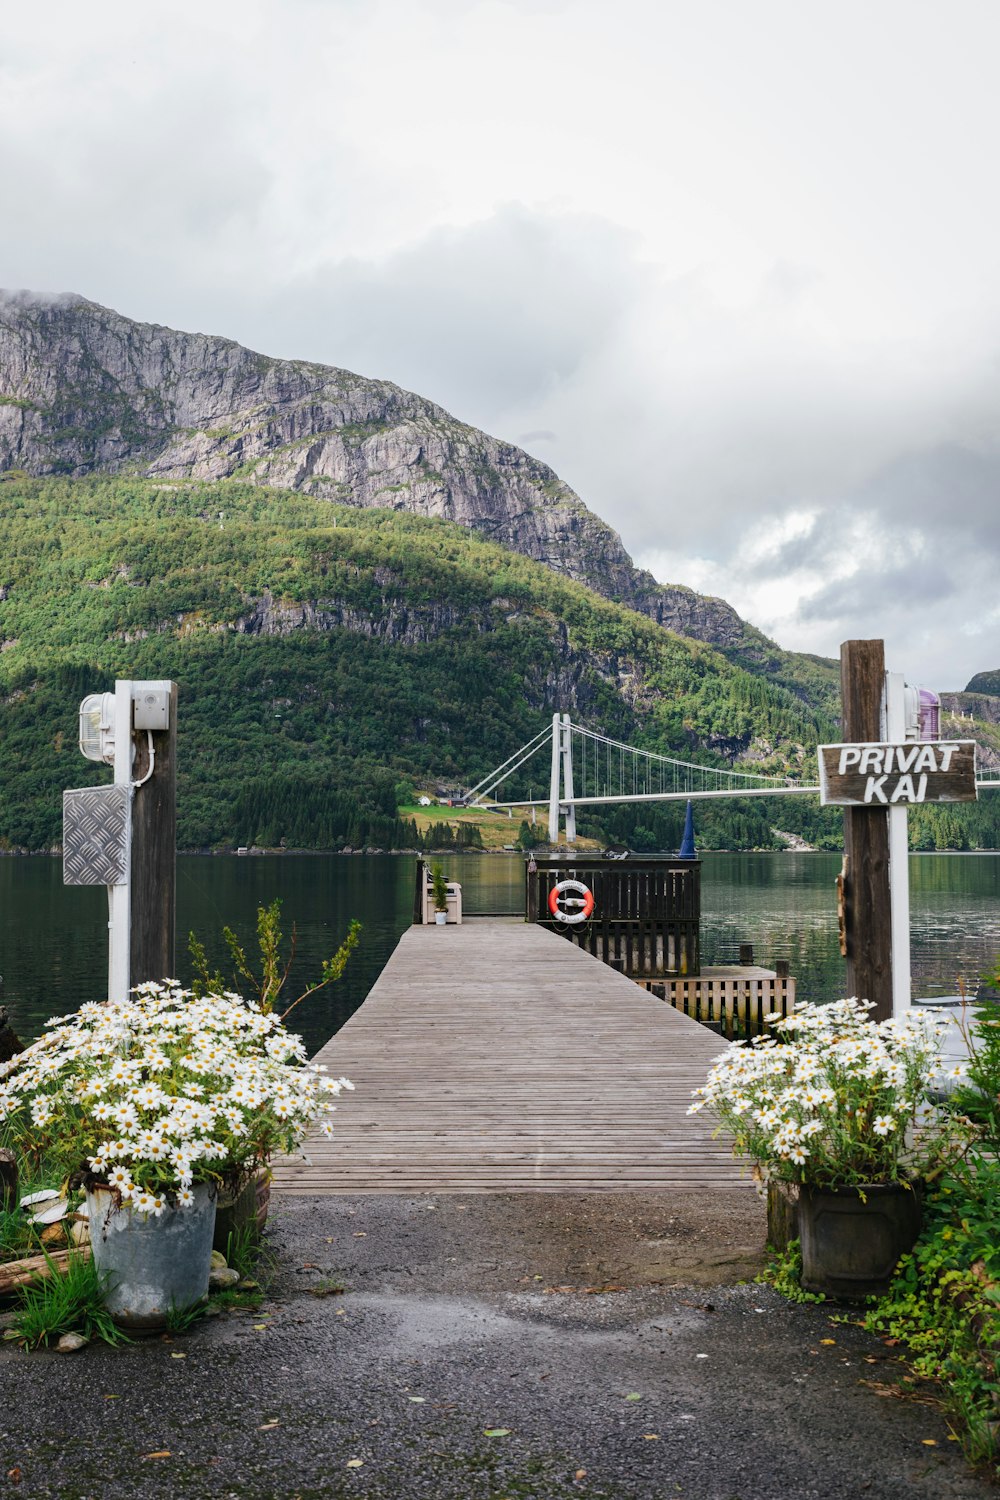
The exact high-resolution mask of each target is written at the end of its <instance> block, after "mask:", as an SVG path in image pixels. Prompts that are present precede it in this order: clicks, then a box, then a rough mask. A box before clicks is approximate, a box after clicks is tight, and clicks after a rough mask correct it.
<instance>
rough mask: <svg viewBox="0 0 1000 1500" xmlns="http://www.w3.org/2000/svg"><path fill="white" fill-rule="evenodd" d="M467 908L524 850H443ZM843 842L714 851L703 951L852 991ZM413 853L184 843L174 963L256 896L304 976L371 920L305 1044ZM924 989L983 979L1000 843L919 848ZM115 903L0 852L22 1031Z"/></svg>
mask: <svg viewBox="0 0 1000 1500" xmlns="http://www.w3.org/2000/svg"><path fill="white" fill-rule="evenodd" d="M442 863H443V864H444V865H445V867H446V870H447V874H448V875H449V876H450V877H451V878H453V879H457V880H460V881H461V882H462V886H463V894H464V898H465V904H466V909H467V910H472V911H490V912H520V911H522V910H523V882H524V862H523V859H522V858H521V857H520V856H501V855H488V856H483V855H474V854H470V855H448V856H446V857H442ZM839 869H840V856H839V855H833V854H799V853H787V854H708V855H706V856H705V858H704V860H703V863H702V954H703V959H704V962H705V963H727V962H735V961H736V958H737V954H738V950H739V945H740V944H741V943H747V942H750V943H752V944H753V945H754V953H755V957H756V959H757V960H758V962H760V963H763V964H765V965H767V966H768V967H771V966H773V964H774V962H775V961H776V960H777V959H787V961H788V963H789V965H790V967H791V972H792V974H794V975H796V976H797V978H798V980H799V995H800V996H801V997H802V998H808V999H812V1000H830V999H834V998H835V997H837V996H838V995H842V994H843V993H844V982H845V980H844V964H843V961H842V959H841V958H840V955H839V953H838V948H837V915H836V895H835V886H834V881H835V878H836V875H837V872H838V870H839ZM413 873H414V860H413V858H412V857H393V856H390V855H374V856H368V857H357V856H354V857H352V856H349V855H322V856H320V855H317V856H307V855H302V856H299V855H289V856H284V857H281V858H236V857H231V858H218V859H200V858H197V857H194V856H186V857H182V858H181V859H180V860H179V861H178V967H179V969H180V973H179V975H178V977H179V978H180V979H182V980H185V981H186V980H188V979H189V978H190V965H189V962H188V959H187V951H186V939H187V933H188V931H189V930H191V929H192V928H193V929H194V930H195V931H196V932H197V933H198V935H199V937H200V938H201V939H202V941H203V942H204V943H205V945H206V948H207V949H208V953H209V958H210V960H211V962H212V963H213V964H215V963H219V964H223V966H225V961H226V952H225V946H224V944H223V941H222V935H221V934H222V927H223V925H224V924H226V923H228V924H230V925H231V926H233V927H235V928H236V929H237V930H238V932H239V934H240V936H241V937H242V938H243V939H244V940H245V941H246V943H247V944H248V945H250V946H252V941H253V932H254V922H255V912H256V908H257V905H258V903H264V904H266V903H267V902H269V901H271V900H272V899H273V898H274V897H275V896H281V897H282V900H283V903H284V904H283V912H284V916H285V920H286V926H287V927H288V928H289V929H290V927H291V923H292V921H293V919H294V921H295V923H296V925H297V928H298V945H297V946H298V954H297V959H296V966H295V969H294V970H293V973H292V978H291V980H290V981H289V988H290V998H294V997H295V995H296V994H297V993H298V992H299V991H298V990H297V989H295V988H294V984H295V979H296V975H299V976H301V979H302V985H303V986H304V984H305V983H306V981H307V979H308V977H310V976H311V975H314V974H315V973H316V971H317V969H318V967H319V964H320V962H321V960H322V959H323V958H324V957H326V956H328V955H329V954H330V953H332V952H333V951H334V949H335V948H336V947H337V945H338V943H339V942H340V939H341V937H342V936H343V933H344V932H345V930H346V928H347V924H348V922H349V921H350V919H351V917H355V916H356V917H358V918H359V919H360V920H361V921H362V922H363V923H364V933H363V935H362V941H361V944H360V947H359V949H358V951H357V953H356V954H355V955H354V957H353V958H352V960H351V963H350V965H349V966H348V970H347V973H346V974H345V976H344V978H343V980H342V981H341V982H340V984H338V985H337V986H336V987H335V988H334V989H333V990H331V991H327V992H324V993H323V994H320V995H318V996H315V997H313V998H312V999H310V1000H308V1001H306V1002H305V1003H304V1004H303V1005H302V1006H301V1007H299V1009H298V1010H297V1011H296V1012H295V1023H296V1029H298V1030H300V1031H301V1032H302V1033H303V1035H304V1036H305V1037H306V1040H307V1043H308V1045H309V1047H310V1049H311V1050H315V1048H316V1047H318V1046H320V1045H321V1044H322V1043H323V1042H324V1041H326V1040H327V1038H328V1037H329V1036H331V1035H332V1034H333V1033H334V1032H335V1031H336V1030H337V1029H338V1028H339V1027H340V1026H342V1025H343V1023H344V1021H345V1020H346V1019H347V1018H348V1016H350V1015H351V1014H353V1012H354V1011H355V1010H356V1009H357V1007H358V1005H359V1004H360V1003H361V1001H362V1000H363V999H364V997H365V995H366V994H367V993H368V990H369V989H370V988H371V985H372V984H373V983H374V981H375V979H376V977H377V976H378V974H379V973H380V972H381V970H382V967H383V965H384V964H385V962H386V959H387V958H388V956H389V954H390V953H391V952H392V949H393V948H394V946H395V944H396V942H397V941H398V939H399V935H400V934H401V933H402V931H403V930H404V928H405V927H406V926H407V925H408V924H409V921H410V913H411V910H412V900H413ZM910 882H911V893H912V901H911V906H912V923H911V929H912V967H913V978H914V993H915V994H918V995H936V994H953V993H954V992H955V990H956V987H957V984H958V981H959V977H960V976H961V977H962V978H964V980H965V981H966V982H967V983H968V985H969V986H970V988H972V989H974V988H975V987H976V985H977V984H978V981H979V976H980V974H981V972H982V971H983V969H984V968H987V967H990V966H992V964H993V963H994V962H995V961H996V958H997V955H998V954H1000V855H995V854H993V855H953V856H948V855H931V854H922V855H914V856H912V857H911V860H910ZM106 923H107V901H106V896H105V893H104V891H103V890H102V889H96V890H95V889H82V888H79V887H65V886H63V884H62V865H61V862H60V861H59V860H56V859H45V858H35V859H0V974H2V975H3V978H4V985H3V989H2V990H0V996H2V998H3V1000H4V1001H5V1002H6V1004H7V1005H8V1007H9V1009H10V1011H11V1015H12V1020H13V1021H14V1024H15V1026H16V1028H17V1029H18V1030H19V1031H20V1033H21V1035H22V1036H23V1037H25V1038H26V1039H27V1038H30V1037H33V1036H35V1035H37V1033H38V1031H39V1029H40V1027H41V1026H42V1024H43V1023H44V1021H45V1020H46V1019H47V1018H48V1017H49V1016H52V1015H62V1014H65V1013H66V1012H68V1011H71V1010H74V1009H75V1008H76V1007H77V1006H78V1005H80V1004H81V1003H82V1002H83V1001H85V1000H95V999H101V998H102V996H103V992H104V983H105V974H106V969H107V927H106Z"/></svg>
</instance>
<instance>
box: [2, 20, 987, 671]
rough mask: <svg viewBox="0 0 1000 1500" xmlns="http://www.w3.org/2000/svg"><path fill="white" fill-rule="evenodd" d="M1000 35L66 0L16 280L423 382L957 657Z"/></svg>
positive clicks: (907, 648)
mask: <svg viewBox="0 0 1000 1500" xmlns="http://www.w3.org/2000/svg"><path fill="white" fill-rule="evenodd" d="M998 44H1000V13H998V12H997V10H996V7H995V6H994V5H993V4H992V3H990V0H955V3H953V4H952V5H951V6H949V8H948V11H947V14H946V13H945V12H944V11H943V10H942V8H941V7H940V6H938V5H937V4H935V3H933V0H882V3H880V4H879V5H878V6H875V7H873V6H871V5H870V4H866V3H862V0H842V3H841V4H839V5H837V6H836V7H829V6H828V7H824V8H823V9H822V10H818V9H817V8H816V7H813V6H803V5H802V4H801V0H757V3H755V4H754V5H752V6H748V5H743V4H738V3H735V0H705V3H703V4H700V5H698V6H692V5H690V4H688V3H686V0H658V3H654V0H619V3H618V4H617V5H615V6H614V7H609V6H607V5H606V3H604V0H286V3H284V4H283V5H281V6H280V7H279V6H275V5H273V4H269V3H268V0H241V3H240V4H238V5H237V4H236V3H235V0H215V3H214V4H213V5H211V6H205V5H197V6H196V5H194V4H193V3H191V0H175V3H171V4H169V5H168V4H167V3H166V0H150V3H148V4H147V5H145V6H141V7H139V6H135V5H134V4H125V3H124V0H105V3H104V4H102V6H100V7H99V8H98V9H97V10H96V11H95V10H94V9H93V8H91V9H90V10H87V9H85V8H81V7H79V6H72V5H70V4H68V3H67V0H50V3H49V5H48V6H47V8H46V25H45V27H44V29H43V28H42V27H41V26H40V25H39V23H38V21H37V18H36V17H35V15H34V13H32V12H30V11H29V10H28V9H26V8H22V9H21V10H19V11H12V12H11V14H10V15H9V16H8V17H6V18H5V26H4V39H3V45H2V50H0V191H2V194H3V202H4V205H5V210H6V212H5V227H6V230H7V233H6V234H5V242H4V246H3V250H2V252H0V284H2V285H7V286H30V287H35V288H37V289H39V290H53V291H55V290H74V291H78V292H81V293H83V294H84V295H86V296H89V297H92V298H94V299H95V300H98V301H103V302H106V303H108V304H110V305H112V306H115V307H118V308H119V309H120V310H121V311H123V312H125V313H127V314H129V315H131V316H135V317H140V318H145V319H148V320H151V321H157V322H166V323H171V324H173V325H174V326H178V327H185V328H194V329H199V330H203V331H212V332H220V333H225V334H228V335H230V336H231V337H235V338H239V339H240V340H241V341H243V342H245V343H248V344H250V345H252V346H254V347H257V348H263V349H266V350H267V351H268V352H271V353H276V354H284V355H296V356H307V357H311V358H315V359H320V360H325V361H328V362H330V363H333V364H343V365H347V366H349V367H352V368H355V369H359V370H362V371H363V372H364V373H367V374H371V375H377V376H383V377H386V378H389V379H394V380H397V381H398V382H400V383H401V384H405V385H408V386H410V387H412V388H414V389H417V390H419V391H421V393H422V394H424V395H427V396H429V397H431V398H433V399H435V400H437V401H439V402H441V403H442V404H444V405H446V406H448V407H449V408H450V409H452V410H453V411H454V412H455V413H456V414H457V415H459V416H461V417H463V418H465V419H467V420H470V421H473V422H475V423H477V424H479V425H482V426H484V427H486V428H487V429H488V430H490V431H493V432H496V433H498V434H500V435H502V436H505V437H509V438H511V439H512V440H514V441H518V440H520V441H523V442H524V443H525V444H526V445H527V446H528V447H530V448H532V449H533V450H534V451H536V452H538V453H539V455H540V456H541V457H544V458H545V459H546V460H547V461H549V462H551V463H552V464H553V465H554V467H556V468H557V469H558V470H559V471H560V472H561V473H562V474H563V475H564V477H565V478H566V479H567V480H568V481H569V482H570V483H572V484H573V485H574V486H575V487H576V488H577V489H578V490H579V492H580V493H581V495H582V496H583V498H584V499H585V500H586V501H587V502H588V503H589V504H590V505H592V507H593V508H594V509H595V510H597V511H598V512H599V513H600V514H602V515H604V516H605V517H606V518H607V519H608V520H609V521H610V522H611V523H612V524H613V525H615V526H616V527H617V528H618V529H619V530H620V531H621V532H622V534H623V537H624V540H625V542H626V544H627V545H628V546H630V547H631V549H632V550H633V551H634V552H635V553H636V554H637V556H638V559H639V560H640V561H643V562H647V563H648V564H649V565H650V566H653V567H654V569H655V570H656V571H657V572H658V573H659V574H660V576H662V577H664V578H665V579H667V580H669V581H677V582H683V583H687V584H690V585H692V586H696V587H703V588H706V589H710V590H711V591H713V592H717V593H720V594H722V595H723V596H724V597H727V598H729V599H730V601H731V602H733V603H734V604H736V605H737V607H739V608H740V609H741V610H742V611H743V612H745V613H746V614H747V615H748V616H749V617H750V618H751V619H753V620H754V621H755V622H756V623H758V624H760V625H762V626H763V627H765V628H767V629H769V630H771V631H773V632H774V633H775V634H776V635H777V637H778V638H779V639H780V640H781V641H782V642H783V643H784V644H787V645H796V646H802V647H805V648H808V649H813V650H821V651H825V652H833V651H835V650H836V647H837V644H838V641H839V640H840V639H841V638H842V637H844V636H847V635H860V634H865V633H875V634H885V635H886V637H887V639H888V640H891V643H892V650H893V651H894V652H895V653H896V659H898V661H899V663H900V665H901V666H903V667H904V668H905V669H906V670H907V671H908V672H911V673H913V674H916V673H921V672H922V673H924V675H927V676H930V677H932V678H933V679H934V680H936V681H938V682H940V683H945V682H950V683H951V684H952V685H954V684H956V683H960V682H961V681H963V680H964V678H965V677H967V676H968V675H969V674H970V673H971V672H972V671H973V670H976V669H977V668H985V667H995V666H998V665H1000V621H998V618H997V613H996V610H995V609H994V607H993V605H992V603H991V599H992V590H993V585H992V583H991V576H992V573H993V572H995V571H996V563H997V558H998V551H1000V535H998V523H997V519H996V518H997V515H998V514H1000V508H998V507H997V505H996V495H997V480H998V479H1000V422H998V412H1000V400H998V398H1000V390H998V375H1000V363H998V353H1000V276H998V272H997V266H998V265H1000V253H998V252H1000V212H998V209H997V205H996V200H995V194H993V192H992V191H991V184H992V181H993V177H994V175H995V171H994V161H993V156H994V142H995V140H996V137H997V134H998V127H1000V96H998V94H997V91H996V88H995V77H994V74H995V67H994V59H995V56H996V54H997V50H998ZM803 518H807V520H803Z"/></svg>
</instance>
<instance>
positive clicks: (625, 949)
mask: <svg viewBox="0 0 1000 1500" xmlns="http://www.w3.org/2000/svg"><path fill="white" fill-rule="evenodd" d="M525 878H526V887H525V912H526V916H527V920H528V921H529V922H537V923H539V924H540V925H541V926H544V927H550V928H551V929H552V930H553V931H554V932H558V933H561V934H562V935H563V936H564V937H567V938H569V940H570V941H571V942H573V943H576V944H577V946H578V947H580V948H583V949H585V950H586V952H588V953H591V954H593V956H594V957H595V958H599V959H601V960H602V961H603V962H604V963H606V964H609V965H610V966H611V967H612V968H614V969H618V970H620V971H621V972H622V973H623V974H627V975H628V976H629V978H630V979H638V980H645V979H661V978H662V979H666V978H669V977H672V976H675V975H687V974H697V973H698V972H699V969H700V967H701V949H700V937H699V923H700V915H701V865H700V862H699V861H698V860H693V859H676V858H672V857H666V856H661V857H656V856H653V855H646V856H630V857H629V858H627V859H606V858H602V857H601V856H600V855H596V856H595V855H594V854H583V853H580V854H577V853H575V852H574V853H572V854H569V853H567V854H559V855H552V854H548V855H544V854H541V855H535V856H534V858H533V859H530V860H529V861H528V864H527V873H526V877H525ZM563 880H577V881H579V882H580V883H581V884H582V885H585V886H586V887H587V889H588V890H589V891H590V892H591V893H592V894H593V897H594V910H593V914H592V915H591V916H590V917H589V918H588V919H587V920H586V921H584V922H580V923H578V924H575V925H571V924H568V923H566V922H564V921H560V920H559V918H558V917H555V916H553V915H552V913H551V911H550V908H549V896H550V893H551V892H552V890H553V889H554V887H555V886H556V885H557V884H558V883H559V882H560V881H563Z"/></svg>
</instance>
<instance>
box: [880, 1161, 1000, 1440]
mask: <svg viewBox="0 0 1000 1500" xmlns="http://www.w3.org/2000/svg"><path fill="white" fill-rule="evenodd" d="M998 1222H1000V1163H998V1162H997V1161H995V1160H994V1159H993V1158H992V1157H990V1156H979V1157H978V1158H974V1159H973V1160H972V1161H971V1162H970V1163H969V1164H968V1165H967V1166H965V1167H963V1169H962V1170H961V1171H957V1172H953V1173H949V1174H947V1175H946V1176H945V1177H943V1178H942V1179H941V1181H940V1183H939V1184H938V1186H937V1188H936V1190H935V1191H934V1192H933V1193H931V1194H930V1195H929V1196H928V1198H927V1200H926V1202H925V1205H924V1224H923V1230H922V1232H921V1235H920V1238H919V1239H918V1240H917V1243H916V1245H915V1246H914V1248H913V1250H912V1252H911V1253H910V1254H909V1255H906V1256H904V1257H903V1259H902V1260H901V1261H900V1263H899V1266H898V1268H897V1271H896V1275H895V1278H894V1280H893V1283H892V1286H891V1287H890V1289H889V1293H888V1295H887V1296H885V1297H884V1298H882V1299H881V1300H880V1301H879V1302H878V1303H877V1304H876V1305H875V1306H874V1307H872V1309H871V1310H870V1311H869V1312H868V1313H867V1315H866V1318H865V1326H866V1327H867V1328H869V1329H870V1330H872V1331H873V1332H876V1333H880V1334H883V1335H886V1336H888V1337H890V1338H893V1339H898V1340H901V1341H902V1342H904V1343H905V1345H906V1346H907V1351H908V1358H909V1362H910V1366H911V1369H912V1371H913V1374H914V1375H915V1376H916V1377H918V1378H919V1379H923V1380H929V1381H933V1382H935V1383H936V1385H937V1387H938V1391H939V1394H940V1398H941V1401H942V1404H943V1405H944V1407H945V1409H946V1410H947V1411H949V1412H950V1413H951V1415H952V1417H953V1419H954V1421H955V1425H956V1429H957V1432H958V1435H959V1436H960V1438H961V1440H962V1443H963V1447H964V1449H965V1452H966V1455H967V1457H968V1458H969V1459H970V1461H972V1462H977V1463H978V1462H984V1461H986V1462H990V1463H992V1464H993V1465H994V1466H997V1465H998V1458H1000V1368H998V1363H1000V1361H998V1355H997V1350H998V1348H1000V1245H998V1243H997V1232H996V1226H997V1224H998Z"/></svg>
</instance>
